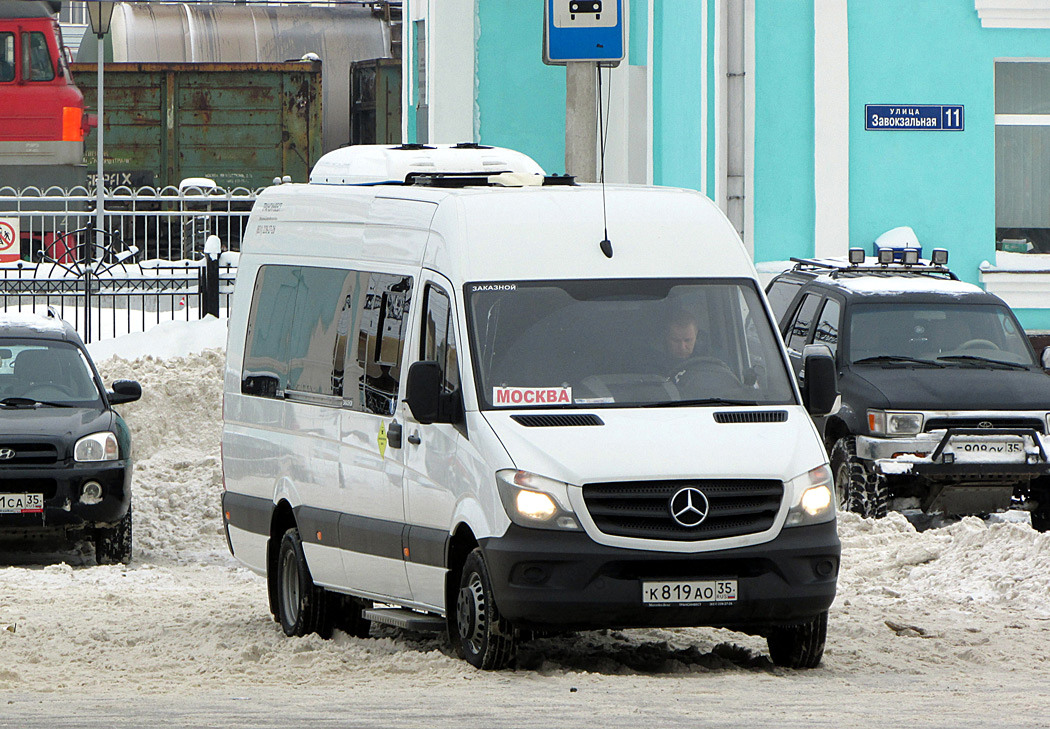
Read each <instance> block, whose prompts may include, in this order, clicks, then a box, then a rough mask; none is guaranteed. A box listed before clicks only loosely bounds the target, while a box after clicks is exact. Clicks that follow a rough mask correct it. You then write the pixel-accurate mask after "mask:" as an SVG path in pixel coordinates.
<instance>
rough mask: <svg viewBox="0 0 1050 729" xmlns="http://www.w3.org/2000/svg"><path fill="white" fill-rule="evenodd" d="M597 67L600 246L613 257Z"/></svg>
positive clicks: (599, 83) (600, 82)
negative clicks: (600, 198)
mask: <svg viewBox="0 0 1050 729" xmlns="http://www.w3.org/2000/svg"><path fill="white" fill-rule="evenodd" d="M595 68H596V69H597V70H598V145H599V150H600V153H601V157H600V160H599V170H600V171H599V174H598V179H599V180H600V181H601V183H602V226H603V232H604V233H605V237H603V238H602V242H601V243H599V244H598V247H599V248H601V249H602V253H604V254H605V257H606V258H612V255H613V249H612V242H611V241H610V240H609V216H608V213H607V212H606V209H605V125H604V120H603V116H602V115H603V107H602V66H601V64H600V63H596V64H595Z"/></svg>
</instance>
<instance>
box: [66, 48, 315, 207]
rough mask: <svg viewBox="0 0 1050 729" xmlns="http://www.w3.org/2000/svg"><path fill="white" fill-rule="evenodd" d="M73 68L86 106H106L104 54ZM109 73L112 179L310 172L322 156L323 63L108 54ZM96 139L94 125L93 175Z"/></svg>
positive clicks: (239, 180) (145, 181)
mask: <svg viewBox="0 0 1050 729" xmlns="http://www.w3.org/2000/svg"><path fill="white" fill-rule="evenodd" d="M72 69H73V76H74V79H75V81H76V84H77V86H78V87H79V88H80V90H81V91H82V92H83V93H84V102H85V106H87V107H88V108H89V109H90V110H92V111H93V110H95V109H97V108H98V106H97V103H96V100H97V89H96V75H97V68H96V66H95V64H87V63H77V64H73V66H72ZM103 73H104V79H103V87H104V88H105V94H106V103H105V108H104V114H105V119H104V124H105V136H104V138H103V144H104V146H105V149H104V155H105V158H104V168H103V174H104V175H105V177H106V183H107V187H115V186H119V185H127V186H130V187H142V186H145V185H149V186H153V187H158V188H159V187H163V186H166V185H172V186H178V184H179V182H180V180H183V179H186V178H189V177H207V178H210V179H212V180H214V181H215V183H216V184H217V185H219V186H220V187H225V188H235V187H247V188H250V189H254V188H258V187H264V186H266V185H270V184H273V178H274V177H283V176H285V175H287V176H290V177H291V178H292V181H294V182H306V181H307V179H308V178H309V174H310V169H311V168H312V167H313V165H314V163H315V162H316V161H317V160H318V158H320V156H321V118H322V117H321V64H320V63H317V62H291V63H107V64H106V65H105V67H104V68H103ZM97 146H98V143H97V141H96V137H95V131H92V132H91V133H90V134H88V136H87V138H86V139H85V140H84V152H85V162H87V164H88V168H89V170H90V171H91V173H92V178H93V177H94V170H95V165H96V162H95V154H96V152H95V151H96V149H97Z"/></svg>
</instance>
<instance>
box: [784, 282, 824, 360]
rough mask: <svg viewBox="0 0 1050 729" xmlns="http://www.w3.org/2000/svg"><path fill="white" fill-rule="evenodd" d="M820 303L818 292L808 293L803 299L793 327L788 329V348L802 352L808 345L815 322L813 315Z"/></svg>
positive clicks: (792, 323)
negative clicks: (810, 329)
mask: <svg viewBox="0 0 1050 729" xmlns="http://www.w3.org/2000/svg"><path fill="white" fill-rule="evenodd" d="M819 303H820V297H819V296H817V295H816V294H807V295H806V298H804V299H802V303H801V304H800V305H799V307H798V312H797V313H796V314H795V320H794V321H793V322H791V328H790V329H788V337H787V346H788V349H794V350H796V351H798V352H801V351H802V348H803V347H805V346H806V340H807V339H808V338H809V328H810V325H812V324H813V317H814V316H816V314H817V304H819Z"/></svg>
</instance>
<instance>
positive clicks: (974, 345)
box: [959, 339, 999, 349]
mask: <svg viewBox="0 0 1050 729" xmlns="http://www.w3.org/2000/svg"><path fill="white" fill-rule="evenodd" d="M959 349H999V345H998V344H996V343H995V342H992V341H989V340H987V339H970V340H968V341H966V342H963V343H962V344H960V345H959Z"/></svg>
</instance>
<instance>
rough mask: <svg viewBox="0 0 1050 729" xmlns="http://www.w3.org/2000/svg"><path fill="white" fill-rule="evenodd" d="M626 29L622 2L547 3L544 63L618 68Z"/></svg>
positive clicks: (549, 0)
mask: <svg viewBox="0 0 1050 729" xmlns="http://www.w3.org/2000/svg"><path fill="white" fill-rule="evenodd" d="M623 28H624V26H623V0H545V4H544V13H543V62H544V63H546V64H548V65H552V66H561V65H564V64H566V63H568V62H570V61H592V62H598V63H601V64H604V65H610V66H615V65H617V64H619V62H620V61H622V60H623V57H624V38H623V35H624V33H623Z"/></svg>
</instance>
